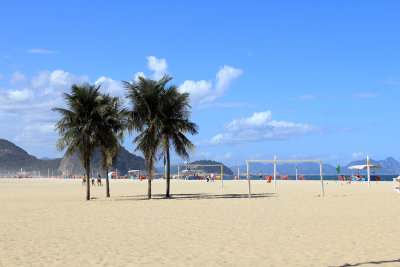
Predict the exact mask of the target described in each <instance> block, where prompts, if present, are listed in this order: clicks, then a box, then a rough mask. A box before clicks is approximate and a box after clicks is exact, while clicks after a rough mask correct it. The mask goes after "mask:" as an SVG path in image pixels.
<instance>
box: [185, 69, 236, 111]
mask: <svg viewBox="0 0 400 267" xmlns="http://www.w3.org/2000/svg"><path fill="white" fill-rule="evenodd" d="M242 73H243V71H242V70H241V69H235V68H233V67H230V66H224V67H222V68H221V69H220V70H219V71H218V72H217V75H216V79H215V87H214V88H213V86H212V84H213V83H212V82H211V81H205V80H201V81H197V82H196V81H191V80H186V81H184V83H183V84H181V85H180V86H179V90H180V91H181V92H187V93H189V94H190V100H191V103H192V106H197V105H201V104H205V103H211V102H213V101H214V100H215V99H217V98H220V97H221V96H223V95H224V93H225V92H226V91H227V90H228V89H229V87H230V86H231V85H232V83H234V82H235V81H236V80H237V79H238V78H239V77H240V76H241V75H242Z"/></svg>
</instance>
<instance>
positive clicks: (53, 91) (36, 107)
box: [0, 70, 89, 125]
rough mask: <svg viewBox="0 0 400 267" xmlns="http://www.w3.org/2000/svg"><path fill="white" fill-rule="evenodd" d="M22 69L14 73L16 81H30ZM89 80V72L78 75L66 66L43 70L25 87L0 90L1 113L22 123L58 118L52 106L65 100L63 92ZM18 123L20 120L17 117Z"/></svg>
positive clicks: (58, 104)
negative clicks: (63, 68) (59, 68)
mask: <svg viewBox="0 0 400 267" xmlns="http://www.w3.org/2000/svg"><path fill="white" fill-rule="evenodd" d="M26 80H27V79H26V77H25V75H23V74H22V73H19V72H17V73H14V75H13V81H14V83H13V84H15V83H18V81H26ZM84 82H89V78H88V77H87V76H80V77H78V76H75V75H73V74H70V73H68V72H65V71H63V70H55V71H52V72H50V71H43V72H39V73H38V75H36V76H35V77H33V78H32V79H31V80H30V81H28V82H27V83H26V85H27V86H26V87H25V88H21V89H20V88H18V89H3V90H1V91H0V114H1V115H7V116H8V118H9V120H10V121H11V120H15V119H18V122H19V123H21V124H22V125H25V124H26V123H34V122H41V123H42V122H50V121H51V122H55V120H56V116H55V114H54V112H52V111H51V108H53V107H56V106H62V105H63V104H64V101H63V97H62V93H64V92H68V91H69V90H70V88H71V85H72V84H74V83H77V84H81V83H84ZM14 123H16V122H15V121H14Z"/></svg>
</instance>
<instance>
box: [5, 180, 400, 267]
mask: <svg viewBox="0 0 400 267" xmlns="http://www.w3.org/2000/svg"><path fill="white" fill-rule="evenodd" d="M110 185H111V198H106V197H105V187H92V190H91V192H92V197H93V198H94V199H92V200H90V201H86V200H85V187H82V186H81V181H80V180H56V179H21V180H18V179H0V266H368V265H371V266H377V265H376V264H379V266H399V264H400V263H399V262H396V261H397V259H398V258H400V247H399V245H400V225H399V221H400V212H399V211H400V194H398V193H396V192H394V191H393V186H394V184H393V183H392V182H372V183H371V187H369V188H368V187H367V185H366V184H365V183H362V182H358V183H357V182H355V183H352V184H350V185H349V184H345V183H341V182H334V181H327V182H325V193H326V195H325V197H321V196H320V194H321V191H320V190H321V189H320V187H321V184H320V182H318V181H298V182H296V181H278V182H277V189H276V190H274V188H273V184H267V183H266V182H265V181H253V182H252V192H253V193H254V194H256V195H255V196H254V198H252V199H250V200H249V199H248V198H247V182H246V181H225V183H224V188H223V189H222V188H221V184H220V182H219V181H216V182H215V183H207V182H206V181H175V180H174V181H172V183H171V191H172V193H173V196H174V197H173V198H172V199H164V197H163V194H164V191H165V181H162V180H156V181H154V182H153V194H154V199H152V200H146V195H145V194H146V193H147V181H142V182H140V181H130V180H118V181H111V183H110Z"/></svg>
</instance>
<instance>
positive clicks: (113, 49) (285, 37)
mask: <svg viewBox="0 0 400 267" xmlns="http://www.w3.org/2000/svg"><path fill="white" fill-rule="evenodd" d="M260 2H261V1H243V2H238V3H236V2H235V3H234V4H233V3H232V2H230V1H199V2H197V3H188V2H187V1H152V2H151V3H150V2H148V3H147V2H145V1H140V2H132V1H114V2H105V1H103V2H102V1H93V2H90V1H57V2H54V1H34V2H33V1H0V25H1V26H0V129H2V130H1V133H0V138H4V139H8V140H10V141H12V142H14V143H16V144H17V145H19V146H21V147H22V148H24V149H26V150H27V151H28V152H29V153H31V154H33V155H35V156H37V157H57V156H62V153H60V152H58V151H56V150H55V148H54V147H55V142H56V140H57V138H58V136H57V134H56V133H55V132H54V130H53V128H54V123H55V122H56V121H57V119H58V116H57V114H54V113H53V112H51V111H50V109H51V108H52V107H56V106H62V105H63V101H62V97H61V94H62V93H63V92H68V91H69V89H70V86H71V84H73V83H82V82H90V83H96V84H102V88H103V90H104V91H105V92H110V93H111V94H113V95H116V96H123V95H124V90H123V88H122V86H121V83H120V81H121V80H128V81H130V80H133V79H135V76H136V75H138V74H140V73H142V74H144V75H145V76H146V77H149V78H158V77H161V76H162V75H163V74H165V73H167V74H169V75H171V76H173V77H174V80H173V81H172V83H173V84H176V85H177V86H179V87H180V90H182V91H187V92H190V93H191V96H192V106H193V110H192V120H193V121H194V122H196V123H197V124H198V125H199V127H200V133H199V134H198V135H196V136H193V137H191V139H192V140H193V142H194V143H195V144H196V152H195V154H194V155H193V158H192V160H194V159H214V160H218V161H222V162H224V163H225V164H227V165H229V166H232V165H236V164H239V163H240V164H243V163H244V162H245V159H271V158H272V157H273V155H277V157H278V158H281V159H310V158H312V159H314V158H321V159H323V160H324V161H325V162H329V163H332V164H337V163H341V164H343V163H347V162H349V161H351V160H355V159H362V158H365V156H366V155H367V154H369V155H371V157H372V158H374V159H384V158H385V157H387V156H394V157H395V158H396V159H398V160H399V159H400V153H399V151H398V150H397V148H398V147H399V145H400V141H399V139H398V137H397V135H398V134H397V133H398V132H399V130H400V129H399V128H400V126H399V120H400V119H399V117H398V113H399V112H398V102H399V97H400V64H399V62H400V50H399V43H400V35H399V34H398V33H399V30H400V17H399V16H398V10H399V8H400V3H399V2H398V1H379V2H378V1H267V2H266V3H260ZM131 141H132V137H129V138H127V139H126V140H125V142H124V146H125V147H126V148H127V149H128V150H129V151H131V152H132V151H133V150H134V148H135V146H134V145H133V144H132V142H131ZM172 161H174V162H175V163H176V162H181V161H182V160H181V159H179V158H177V157H176V156H173V157H172Z"/></svg>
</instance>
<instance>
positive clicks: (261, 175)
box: [260, 171, 262, 180]
mask: <svg viewBox="0 0 400 267" xmlns="http://www.w3.org/2000/svg"><path fill="white" fill-rule="evenodd" d="M261 179H262V172H261V171H260V180H261Z"/></svg>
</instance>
